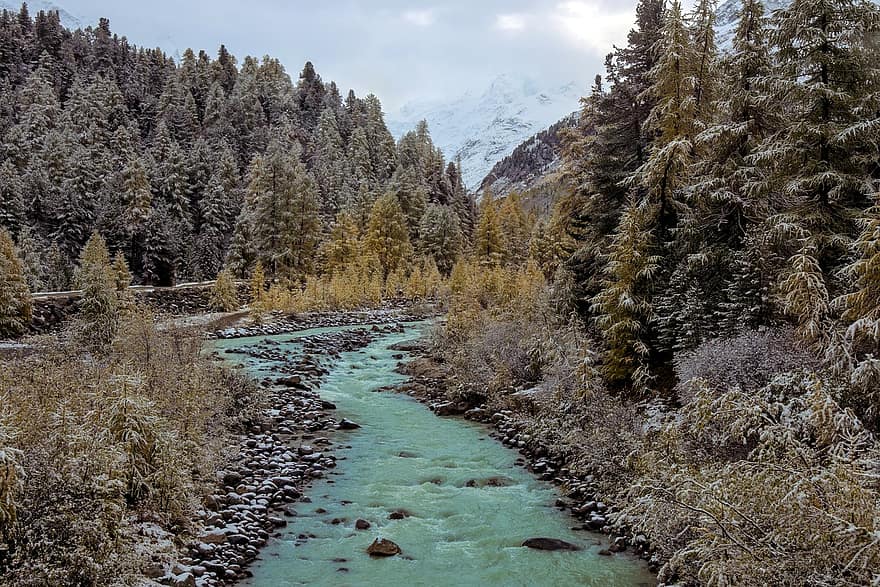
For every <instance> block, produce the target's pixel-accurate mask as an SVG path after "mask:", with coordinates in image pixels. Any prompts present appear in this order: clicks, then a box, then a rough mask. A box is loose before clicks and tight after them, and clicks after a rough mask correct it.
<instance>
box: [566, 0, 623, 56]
mask: <svg viewBox="0 0 880 587" xmlns="http://www.w3.org/2000/svg"><path fill="white" fill-rule="evenodd" d="M606 4H607V3H606ZM627 4H629V3H627ZM552 21H553V24H554V25H555V26H556V28H557V29H558V30H559V31H560V32H561V33H562V34H563V36H564V37H565V38H566V39H567V40H568V41H569V42H571V43H573V44H575V45H576V46H578V47H580V48H582V49H586V50H588V51H591V52H598V53H600V54H602V55H604V54H605V53H608V52H609V51H611V46H612V45H614V44H617V45H621V44H622V43H623V42H624V41H626V35H627V33H628V32H629V30H630V29H631V28H632V26H633V22H635V10H634V7H633V6H627V7H626V8H625V9H612V8H609V7H608V6H607V5H606V6H602V5H600V4H599V3H598V2H596V1H595V0H586V1H585V0H573V1H570V2H562V3H560V4H557V5H556V9H555V11H554V14H553V16H552Z"/></svg>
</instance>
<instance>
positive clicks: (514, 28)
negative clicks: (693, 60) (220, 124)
mask: <svg viewBox="0 0 880 587" xmlns="http://www.w3.org/2000/svg"><path fill="white" fill-rule="evenodd" d="M56 1H57V3H58V4H59V5H61V6H62V7H64V8H65V9H67V10H68V11H69V12H71V13H73V14H74V15H76V16H78V17H80V18H82V19H83V21H84V22H85V23H93V22H96V21H97V18H98V17H99V16H106V17H108V18H109V19H110V25H111V28H112V30H113V31H114V32H116V33H119V34H124V35H126V36H127V37H128V38H129V39H130V40H131V41H132V42H135V43H137V44H139V45H149V46H156V45H160V46H162V47H163V48H165V49H171V50H173V49H174V48H176V49H179V50H181V51H182V50H183V49H184V48H186V47H190V46H191V47H193V48H194V49H201V48H204V49H206V50H207V51H209V53H211V54H212V55H215V54H216V49H217V47H218V46H219V45H220V43H225V44H226V46H227V48H229V50H230V51H231V52H232V53H233V54H235V55H236V57H238V58H239V61H240V60H241V58H242V57H243V56H244V55H248V54H250V55H257V56H262V55H264V54H269V55H272V56H274V57H278V58H279V59H280V60H281V62H282V63H283V64H284V66H285V67H286V68H287V70H288V73H289V74H290V75H291V77H292V78H293V79H294V80H295V79H296V77H297V75H298V73H299V71H300V69H301V67H302V64H303V63H304V62H305V61H306V60H311V61H312V62H313V63H314V64H315V67H316V68H317V70H318V73H320V74H321V76H322V77H323V78H324V79H325V80H331V79H332V80H335V81H336V82H337V83H338V84H339V85H340V86H341V88H342V89H343V91H345V90H347V89H348V88H349V87H351V88H354V89H355V91H356V92H358V94H359V95H363V94H365V93H366V92H374V93H376V94H377V95H378V96H379V97H380V98H381V99H382V101H383V104H384V105H385V110H386V111H393V110H395V109H396V108H397V107H398V106H400V105H401V104H402V103H405V102H407V101H409V100H413V99H419V100H421V99H433V98H439V99H443V98H452V97H456V96H458V95H460V94H461V93H463V92H464V90H466V89H475V90H481V89H484V88H485V87H487V86H488V83H489V81H490V80H491V79H492V78H494V77H495V76H496V75H498V74H500V73H508V72H512V73H517V74H521V75H526V76H530V77H533V78H535V79H537V80H539V81H542V82H546V83H547V84H548V87H553V85H554V84H562V83H565V82H569V81H575V82H578V83H579V84H582V85H583V87H584V88H585V89H586V87H587V86H588V85H589V83H590V80H592V78H593V76H595V74H596V73H599V72H601V69H602V62H603V60H604V56H605V55H606V54H607V53H608V51H609V50H610V48H611V45H612V44H614V43H617V44H621V43H623V42H624V41H625V39H626V33H627V31H628V30H629V29H630V27H631V26H632V23H633V21H634V7H635V0H571V1H559V0H503V1H502V0H442V1H440V0H437V1H436V2H427V1H426V2H419V1H415V2H413V1H410V2H407V1H404V0H372V1H356V0H309V1H300V0H293V1H283V0H146V1H145V0H138V1H129V0H56Z"/></svg>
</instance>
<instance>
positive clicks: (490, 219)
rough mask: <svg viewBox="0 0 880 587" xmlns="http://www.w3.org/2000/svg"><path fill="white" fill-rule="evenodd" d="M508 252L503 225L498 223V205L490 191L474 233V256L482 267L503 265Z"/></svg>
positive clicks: (484, 195)
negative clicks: (505, 246) (502, 229)
mask: <svg viewBox="0 0 880 587" xmlns="http://www.w3.org/2000/svg"><path fill="white" fill-rule="evenodd" d="M505 255H506V251H505V249H504V238H503V235H502V234H501V225H500V223H499V221H498V205H497V204H496V202H495V201H494V200H493V198H492V194H491V193H489V192H488V191H487V192H486V193H484V194H483V201H482V202H481V204H480V216H479V219H478V221H477V227H476V229H475V231H474V256H475V257H476V258H477V261H478V262H479V263H480V264H482V265H501V264H503V263H504V262H505Z"/></svg>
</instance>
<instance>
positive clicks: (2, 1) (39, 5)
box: [0, 0, 84, 30]
mask: <svg viewBox="0 0 880 587" xmlns="http://www.w3.org/2000/svg"><path fill="white" fill-rule="evenodd" d="M21 4H22V3H21V2H16V1H15V0H0V10H8V11H10V12H16V13H17V12H18V11H19V10H21ZM27 6H28V12H29V13H30V15H31V18H33V17H34V16H35V15H36V14H37V13H38V12H40V11H41V10H42V11H45V12H49V11H57V12H58V16H59V17H60V19H61V24H62V25H64V26H65V27H67V28H69V29H71V30H73V29H79V28H82V27H83V26H84V25H83V22H82V19H81V18H80V17H78V16H74V15H73V14H71V13H69V12H68V11H66V10H65V9H64V8H62V7H61V6H59V5H58V4H56V3H54V2H46V1H45V0H28V2H27Z"/></svg>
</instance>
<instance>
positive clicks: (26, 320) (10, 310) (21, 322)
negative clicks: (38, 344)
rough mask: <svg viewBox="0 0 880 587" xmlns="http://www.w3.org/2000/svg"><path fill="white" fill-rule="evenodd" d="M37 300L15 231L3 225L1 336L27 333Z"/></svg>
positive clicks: (0, 244)
mask: <svg viewBox="0 0 880 587" xmlns="http://www.w3.org/2000/svg"><path fill="white" fill-rule="evenodd" d="M32 310H33V303H32V301H31V293H30V290H29V289H28V285H27V281H26V279H25V272H24V266H23V264H22V262H21V259H19V258H18V255H17V254H16V252H15V244H14V243H13V242H12V235H10V234H9V231H7V230H6V229H0V336H4V337H7V336H18V335H20V334H23V333H24V332H25V331H26V330H27V328H28V326H29V325H30V322H31V312H32Z"/></svg>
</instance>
